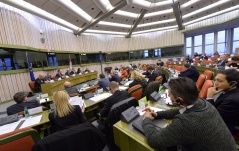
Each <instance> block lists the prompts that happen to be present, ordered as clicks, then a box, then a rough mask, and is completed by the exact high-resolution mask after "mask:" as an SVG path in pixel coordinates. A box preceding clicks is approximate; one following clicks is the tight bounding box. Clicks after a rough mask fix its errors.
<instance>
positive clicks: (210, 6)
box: [182, 0, 231, 19]
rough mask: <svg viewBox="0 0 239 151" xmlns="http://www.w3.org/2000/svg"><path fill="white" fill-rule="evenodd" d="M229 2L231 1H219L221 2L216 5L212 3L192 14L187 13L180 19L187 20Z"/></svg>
mask: <svg viewBox="0 0 239 151" xmlns="http://www.w3.org/2000/svg"><path fill="white" fill-rule="evenodd" d="M229 1H231V0H221V1H218V2H216V3H213V4H211V5H208V6H206V7H203V8H201V9H198V10H196V11H193V12H192V13H188V14H186V15H184V16H183V17H182V18H183V19H185V18H188V17H190V16H193V15H196V14H198V13H201V12H204V11H206V10H209V9H211V8H214V7H217V6H219V5H222V4H224V3H227V2H229Z"/></svg>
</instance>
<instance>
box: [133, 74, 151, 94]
mask: <svg viewBox="0 0 239 151" xmlns="http://www.w3.org/2000/svg"><path fill="white" fill-rule="evenodd" d="M130 78H131V79H133V82H131V83H130V84H129V87H132V86H135V85H137V84H140V85H141V86H142V88H143V92H144V89H145V88H146V87H147V85H148V82H147V81H146V80H145V78H144V77H143V76H142V75H141V74H140V73H139V72H138V71H136V70H134V71H132V72H131V76H130Z"/></svg>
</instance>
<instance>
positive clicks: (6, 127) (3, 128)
mask: <svg viewBox="0 0 239 151" xmlns="http://www.w3.org/2000/svg"><path fill="white" fill-rule="evenodd" d="M21 121H22V119H20V120H19V121H17V122H14V123H10V124H6V125H3V126H0V135H2V134H5V133H9V132H12V131H14V130H15V129H16V128H17V126H18V125H19V124H20V122H21Z"/></svg>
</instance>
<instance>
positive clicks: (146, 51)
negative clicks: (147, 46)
mask: <svg viewBox="0 0 239 151" xmlns="http://www.w3.org/2000/svg"><path fill="white" fill-rule="evenodd" d="M148 57H149V51H148V50H144V58H148Z"/></svg>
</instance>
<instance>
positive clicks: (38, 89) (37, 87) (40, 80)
mask: <svg viewBox="0 0 239 151" xmlns="http://www.w3.org/2000/svg"><path fill="white" fill-rule="evenodd" d="M43 83H45V79H44V75H43V74H39V77H38V78H37V79H36V80H35V88H34V89H35V92H37V93H38V92H41V84H43Z"/></svg>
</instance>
